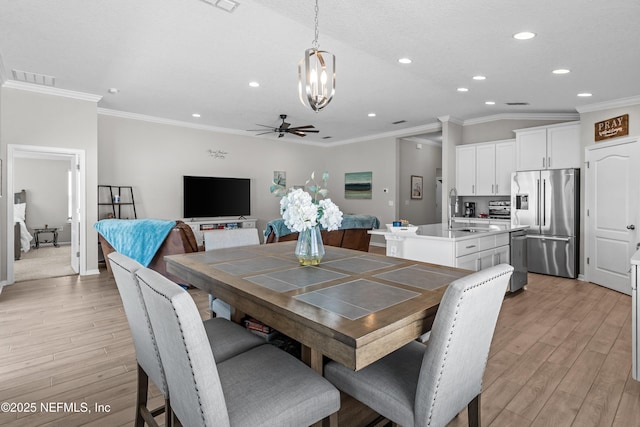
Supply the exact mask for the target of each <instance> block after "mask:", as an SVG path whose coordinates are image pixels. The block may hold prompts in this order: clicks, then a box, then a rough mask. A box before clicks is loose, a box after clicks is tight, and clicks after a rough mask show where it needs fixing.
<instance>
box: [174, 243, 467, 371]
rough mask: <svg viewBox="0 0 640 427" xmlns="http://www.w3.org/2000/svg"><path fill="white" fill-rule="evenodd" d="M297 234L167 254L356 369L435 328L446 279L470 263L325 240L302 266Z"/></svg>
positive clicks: (207, 286)
mask: <svg viewBox="0 0 640 427" xmlns="http://www.w3.org/2000/svg"><path fill="white" fill-rule="evenodd" d="M295 246H296V242H295V241H291V242H281V243H271V244H262V245H254V246H240V247H234V248H227V249H217V250H210V251H203V252H194V253H189V254H180V255H170V256H166V257H165V260H166V264H167V271H168V272H170V273H172V274H174V275H175V276H178V277H180V278H181V279H183V280H184V281H185V282H186V283H190V284H191V285H193V286H195V287H198V288H200V289H202V290H204V291H206V292H208V293H210V294H212V295H213V296H214V297H216V298H220V299H221V300H223V301H225V302H227V303H228V304H230V305H231V306H232V307H234V308H235V309H236V312H238V313H243V314H246V315H249V316H251V317H253V318H255V319H257V320H259V321H261V322H262V323H264V324H266V325H269V326H270V327H272V328H274V329H275V330H277V331H279V332H280V333H282V334H284V335H286V336H288V337H290V338H292V339H294V340H296V341H298V342H300V344H301V346H302V347H301V348H302V352H301V353H302V359H303V361H305V363H307V364H308V365H309V366H311V367H312V368H313V369H315V370H316V371H318V372H320V373H322V367H323V361H324V358H325V357H326V358H329V359H332V360H334V361H337V362H339V363H342V364H343V365H345V366H347V367H349V368H350V369H353V370H359V369H362V368H364V367H365V366H367V365H369V364H371V363H373V362H375V361H376V360H379V359H381V358H382V357H384V356H386V355H387V354H389V353H391V352H393V351H395V350H397V349H398V348H400V347H402V346H404V345H405V344H407V343H409V342H410V341H412V340H415V339H417V338H419V337H421V336H422V335H423V334H425V333H426V332H428V331H429V330H430V329H431V325H432V323H433V320H434V317H435V314H436V311H437V309H438V305H439V303H440V300H441V299H442V296H443V294H444V291H445V290H446V288H447V286H448V285H449V283H451V282H452V281H454V280H456V279H458V278H461V277H463V276H466V275H468V274H470V273H471V272H470V271H468V270H462V269H458V268H452V267H445V266H440V265H435V264H428V263H424V262H416V261H411V260H406V259H401V258H394V257H389V256H386V255H381V254H374V253H370V252H362V251H357V250H352V249H345V248H340V247H334V246H325V251H326V253H325V256H324V257H323V258H322V262H321V263H320V264H319V265H317V266H301V265H300V263H299V262H298V259H297V258H296V256H295V254H294V249H295Z"/></svg>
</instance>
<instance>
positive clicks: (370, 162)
mask: <svg viewBox="0 0 640 427" xmlns="http://www.w3.org/2000/svg"><path fill="white" fill-rule="evenodd" d="M398 150H399V149H398V143H397V141H396V139H395V138H380V139H374V140H371V141H363V142H358V143H353V144H345V145H338V146H333V147H331V148H329V149H326V150H325V152H324V155H325V161H326V170H327V171H328V172H329V190H330V192H331V193H330V194H329V197H330V198H331V200H333V201H334V202H335V203H336V204H337V205H338V206H340V209H341V210H342V211H343V212H344V213H357V214H369V215H375V216H377V217H378V219H379V220H380V224H382V227H384V224H386V223H390V222H392V221H393V220H394V219H396V218H398V210H397V206H396V200H398V188H399V187H398V185H397V175H398V172H397V171H398ZM368 171H371V172H372V175H371V179H372V196H371V199H370V200H361V199H357V200H356V199H345V197H344V175H345V173H347V172H368ZM384 188H388V189H389V192H388V193H384V192H383V189H384ZM380 237H381V236H372V238H371V241H372V242H373V243H384V238H380Z"/></svg>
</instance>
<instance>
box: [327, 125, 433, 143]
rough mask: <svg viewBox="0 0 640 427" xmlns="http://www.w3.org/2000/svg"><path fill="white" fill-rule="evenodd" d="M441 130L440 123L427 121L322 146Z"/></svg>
mask: <svg viewBox="0 0 640 427" xmlns="http://www.w3.org/2000/svg"><path fill="white" fill-rule="evenodd" d="M441 130H442V124H441V123H429V124H427V125H422V126H414V127H411V128H404V129H399V130H394V131H390V132H383V133H377V134H373V135H367V136H359V137H357V138H351V139H344V140H342V141H336V142H331V143H329V144H326V145H323V146H326V147H334V146H337V145H346V144H354V143H356V142H364V141H371V140H372V139H380V138H402V137H409V136H414V135H417V134H421V133H431V132H438V131H441Z"/></svg>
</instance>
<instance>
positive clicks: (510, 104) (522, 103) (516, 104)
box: [506, 102, 529, 107]
mask: <svg viewBox="0 0 640 427" xmlns="http://www.w3.org/2000/svg"><path fill="white" fill-rule="evenodd" d="M506 105H509V106H511V107H519V106H522V105H529V103H528V102H507V103H506Z"/></svg>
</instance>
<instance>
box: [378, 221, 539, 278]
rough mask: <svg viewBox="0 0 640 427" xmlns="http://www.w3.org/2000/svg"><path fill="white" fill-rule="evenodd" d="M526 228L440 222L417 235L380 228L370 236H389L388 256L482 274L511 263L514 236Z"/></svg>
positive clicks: (507, 225) (425, 228) (430, 225)
mask: <svg viewBox="0 0 640 427" xmlns="http://www.w3.org/2000/svg"><path fill="white" fill-rule="evenodd" d="M400 228H401V227H400ZM526 228H527V227H512V226H511V225H510V224H508V223H502V224H487V223H483V222H468V223H465V224H454V227H453V228H452V229H449V228H448V227H447V224H440V223H438V224H427V225H420V226H418V229H417V230H416V231H415V232H408V231H400V230H395V229H394V231H390V230H388V229H387V230H385V229H378V230H371V231H369V233H371V234H376V235H380V236H384V237H385V240H386V246H387V253H386V254H387V256H393V257H397V258H404V259H410V260H414V261H422V262H429V263H432V264H439V265H446V266H448V267H458V268H464V269H467V270H473V271H478V270H481V269H483V268H487V267H491V266H493V265H497V264H501V263H507V264H510V263H511V259H510V252H511V251H510V243H511V233H513V232H517V231H522V230H524V229H526Z"/></svg>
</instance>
